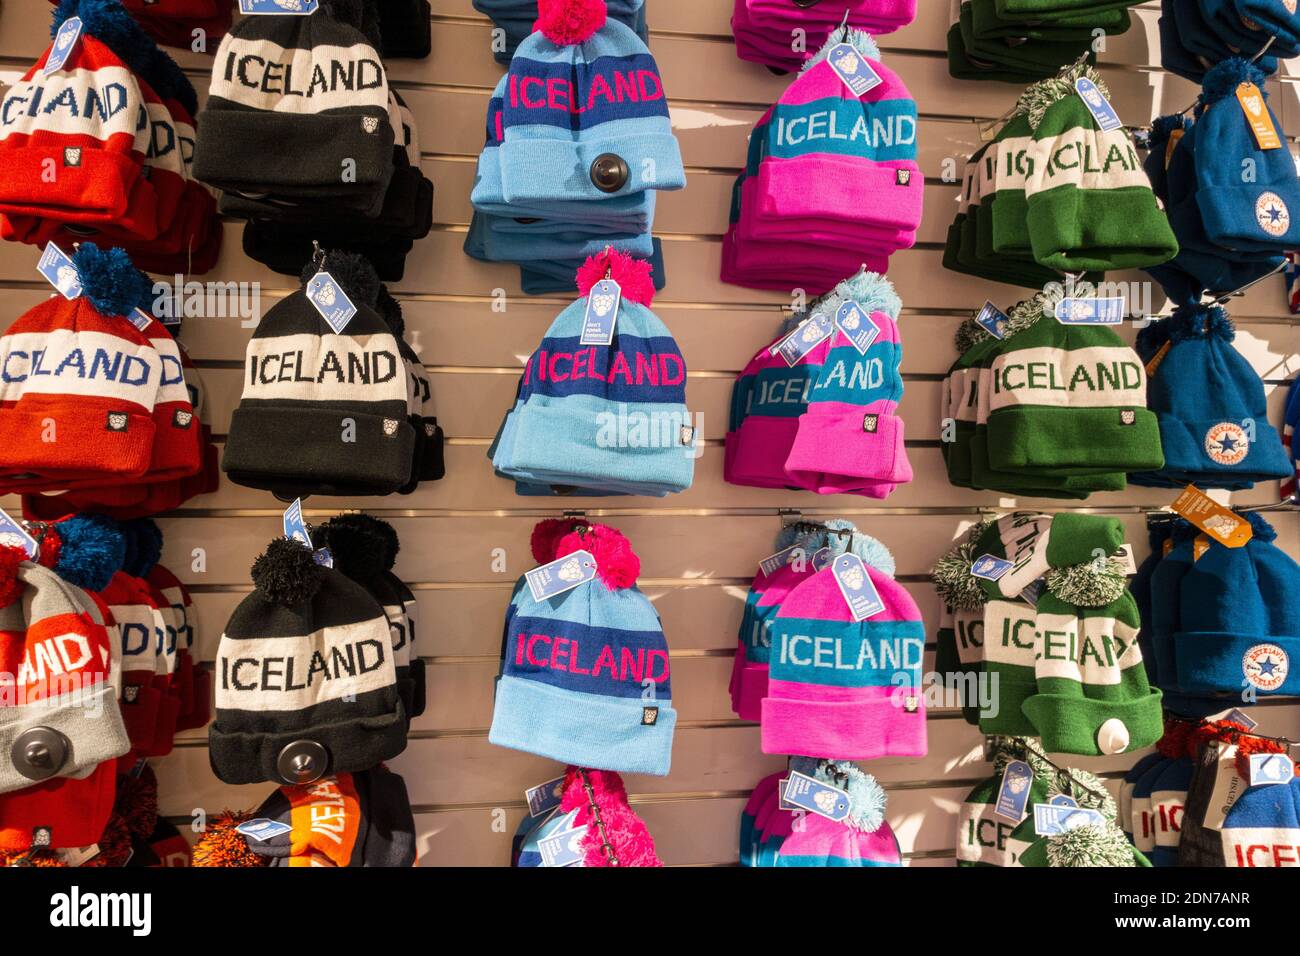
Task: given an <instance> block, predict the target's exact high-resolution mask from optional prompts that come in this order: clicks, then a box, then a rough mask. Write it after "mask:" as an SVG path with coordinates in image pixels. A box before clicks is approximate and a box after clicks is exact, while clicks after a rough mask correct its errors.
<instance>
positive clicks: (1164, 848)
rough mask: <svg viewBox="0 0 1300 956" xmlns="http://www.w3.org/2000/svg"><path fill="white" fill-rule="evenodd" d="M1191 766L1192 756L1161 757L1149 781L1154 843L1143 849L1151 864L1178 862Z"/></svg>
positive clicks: (1190, 780) (1172, 863)
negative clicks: (1159, 763)
mask: <svg viewBox="0 0 1300 956" xmlns="http://www.w3.org/2000/svg"><path fill="white" fill-rule="evenodd" d="M1194 769H1195V762H1194V761H1193V759H1192V758H1191V757H1189V756H1188V755H1187V754H1182V755H1180V756H1178V757H1174V758H1171V759H1167V760H1165V762H1164V763H1163V764H1162V765H1160V767H1159V768H1158V770H1157V772H1156V774H1155V777H1154V779H1152V780H1151V783H1150V786H1151V793H1150V800H1151V830H1152V836H1153V837H1154V843H1155V845H1154V846H1152V847H1151V848H1150V849H1149V850H1144V852H1145V853H1146V855H1147V858H1148V859H1149V860H1150V861H1151V865H1152V866H1177V865H1178V844H1179V841H1180V840H1181V838H1182V819H1183V811H1184V808H1185V806H1186V804H1187V788H1188V787H1189V786H1190V785H1191V782H1192V773H1193V771H1194ZM1139 849H1143V848H1142V847H1139Z"/></svg>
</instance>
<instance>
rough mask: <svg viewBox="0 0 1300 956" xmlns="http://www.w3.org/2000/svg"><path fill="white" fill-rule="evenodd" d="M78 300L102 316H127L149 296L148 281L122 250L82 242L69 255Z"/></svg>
mask: <svg viewBox="0 0 1300 956" xmlns="http://www.w3.org/2000/svg"><path fill="white" fill-rule="evenodd" d="M72 264H73V265H74V266H75V267H76V269H77V276H78V278H80V280H81V294H82V297H83V298H85V299H87V300H89V302H90V304H91V305H93V306H94V307H95V309H96V310H97V311H98V312H101V313H103V314H104V315H116V316H123V315H130V314H131V310H132V309H134V308H136V307H137V306H138V305H139V304H140V303H141V302H142V301H143V300H144V299H145V296H146V295H148V293H149V280H148V279H147V278H145V276H144V274H143V273H141V272H140V270H138V269H137V268H136V267H135V266H134V265H132V264H131V257H130V256H128V255H127V254H126V252H125V250H123V249H116V248H114V249H100V248H99V247H98V246H96V245H95V244H94V243H91V242H83V243H82V244H81V245H80V246H79V247H78V248H77V251H76V252H74V253H73V254H72Z"/></svg>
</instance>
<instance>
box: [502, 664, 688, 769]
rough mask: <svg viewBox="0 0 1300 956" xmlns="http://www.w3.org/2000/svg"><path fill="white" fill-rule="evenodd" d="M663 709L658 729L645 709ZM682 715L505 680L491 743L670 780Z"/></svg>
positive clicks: (632, 700) (661, 705) (635, 701)
mask: <svg viewBox="0 0 1300 956" xmlns="http://www.w3.org/2000/svg"><path fill="white" fill-rule="evenodd" d="M647 707H657V708H658V711H659V712H658V714H657V716H656V718H655V722H654V723H653V724H644V723H642V721H643V719H644V714H645V708H647ZM676 725H677V711H675V710H674V709H673V707H672V703H671V702H670V701H667V700H663V701H646V700H642V699H641V698H640V697H606V696H604V695H601V694H586V693H582V692H580V691H568V690H561V689H560V688H558V687H552V686H550V685H549V684H543V683H542V682H540V681H535V680H525V679H524V678H520V677H512V676H510V675H503V676H502V677H500V678H499V679H498V680H497V690H496V704H495V706H494V708H493V711H492V728H491V730H489V731H488V741H489V742H490V743H493V744H496V745H497V746H498V747H509V748H511V749H512V750H522V751H524V752H526V753H532V754H537V755H539V756H542V757H549V758H550V759H552V760H558V761H560V762H561V763H567V764H575V765H577V766H579V767H599V768H600V769H601V770H614V771H617V772H619V773H648V774H653V775H655V776H658V777H663V776H667V774H668V768H669V765H670V763H671V760H672V746H673V729H674V727H676Z"/></svg>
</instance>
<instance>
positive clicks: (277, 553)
mask: <svg viewBox="0 0 1300 956" xmlns="http://www.w3.org/2000/svg"><path fill="white" fill-rule="evenodd" d="M252 575H253V584H254V585H255V586H256V587H257V589H258V590H259V591H261V592H262V594H263V595H265V596H266V599H267V600H268V601H272V602H274V603H276V604H281V605H283V606H284V607H295V606H297V605H299V604H305V603H307V602H308V601H310V600H311V599H312V598H313V597H314V596H315V594H316V592H317V591H319V590H320V585H321V577H322V575H323V572H322V570H321V566H320V565H319V564H317V563H316V559H315V558H314V557H312V551H311V548H309V547H307V546H306V545H304V544H301V543H300V542H297V541H291V540H290V539H289V538H276V539H275V540H274V541H272V542H271V543H270V544H268V545H267V546H266V550H265V551H263V552H262V553H261V554H259V555H258V556H257V560H256V561H254V562H253V570H252Z"/></svg>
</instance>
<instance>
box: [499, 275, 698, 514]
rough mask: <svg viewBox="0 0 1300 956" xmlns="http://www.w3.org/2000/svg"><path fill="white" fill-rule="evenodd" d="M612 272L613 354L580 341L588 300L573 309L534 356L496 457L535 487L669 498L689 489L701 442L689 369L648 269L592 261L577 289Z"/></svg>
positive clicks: (502, 470)
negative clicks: (689, 400)
mask: <svg viewBox="0 0 1300 956" xmlns="http://www.w3.org/2000/svg"><path fill="white" fill-rule="evenodd" d="M606 271H608V272H609V274H610V276H611V277H612V278H613V280H614V281H616V282H618V283H619V285H620V286H621V288H622V293H623V294H622V298H621V302H620V305H619V308H618V317H617V322H616V325H615V332H614V337H613V340H612V342H611V344H610V345H608V346H601V345H582V344H581V342H580V339H581V334H582V328H583V324H584V317H585V313H586V310H587V297H586V296H585V295H584V296H583V298H580V299H578V300H577V301H576V302H574V303H573V304H572V305H570V306H569V307H568V308H566V309H565V310H564V311H563V312H561V313H560V315H559V316H558V317H557V318H556V320H555V321H554V322H553V323H552V324H551V327H550V328H549V329H548V330H547V332H546V336H545V337H544V338H543V340H542V344H541V346H540V347H539V348H538V350H537V351H536V352H535V353H534V354H533V355H532V356H531V357H530V359H529V361H528V365H527V366H526V368H525V370H524V375H523V378H522V380H521V382H520V387H519V392H518V396H517V399H516V402H515V406H514V408H512V409H511V411H510V413H509V415H508V416H507V419H506V421H505V423H504V424H503V426H502V428H501V431H500V433H499V434H498V436H497V440H496V441H495V442H494V444H493V446H492V448H491V449H490V450H489V452H490V454H491V456H492V462H493V465H494V466H495V468H496V469H497V471H498V472H499V473H500V474H502V475H505V476H508V477H512V478H516V479H518V480H520V481H524V482H527V483H532V484H544V485H554V486H571V487H574V488H582V489H593V490H596V491H613V492H622V493H626V494H643V495H653V496H658V497H662V496H664V495H667V494H670V493H672V492H675V491H684V490H685V489H687V488H689V487H690V485H691V481H692V479H693V476H694V471H695V459H694V457H693V456H694V453H695V448H696V441H697V438H696V436H695V435H694V433H693V431H691V422H692V419H691V418H690V413H689V411H688V410H687V408H686V365H685V362H684V361H683V359H682V354H681V351H680V350H679V349H678V348H677V344H676V342H675V341H674V340H673V338H672V335H671V334H670V333H669V331H668V329H667V327H666V326H664V324H663V323H662V322H661V321H660V320H659V319H658V317H656V316H655V314H654V313H653V312H651V311H650V309H649V308H648V307H647V306H648V304H649V302H650V300H651V298H652V292H651V283H650V278H649V274H648V272H649V269H648V265H647V264H646V263H644V262H639V261H637V260H633V259H631V258H629V257H628V256H625V255H623V254H622V253H619V252H617V251H614V252H611V253H609V254H608V255H602V256H598V257H593V258H592V259H591V260H589V261H588V263H587V264H586V265H584V267H583V271H582V272H581V273H580V276H579V284H580V286H581V287H583V292H584V293H585V292H587V291H589V290H590V289H591V287H592V286H593V285H594V284H595V282H596V281H598V280H599V279H601V278H603V277H604V275H605V273H606Z"/></svg>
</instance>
